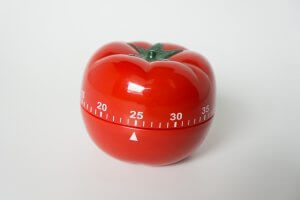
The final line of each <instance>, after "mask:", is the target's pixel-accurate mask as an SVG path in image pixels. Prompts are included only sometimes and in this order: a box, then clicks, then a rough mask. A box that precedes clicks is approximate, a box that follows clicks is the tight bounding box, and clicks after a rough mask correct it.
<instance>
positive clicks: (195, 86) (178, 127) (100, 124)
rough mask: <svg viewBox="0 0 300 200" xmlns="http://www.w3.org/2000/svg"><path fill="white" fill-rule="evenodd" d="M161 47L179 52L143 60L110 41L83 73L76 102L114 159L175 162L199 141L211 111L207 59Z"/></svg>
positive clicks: (92, 132) (170, 46)
mask: <svg viewBox="0 0 300 200" xmlns="http://www.w3.org/2000/svg"><path fill="white" fill-rule="evenodd" d="M133 44H135V45H136V46H139V47H141V48H150V47H151V45H150V44H148V43H145V42H135V43H133ZM163 48H164V50H174V49H177V50H178V49H182V50H183V51H182V52H180V53H177V54H175V55H173V56H172V57H170V58H168V60H159V61H154V62H148V61H146V60H144V59H142V58H139V57H137V56H134V55H136V54H137V53H138V52H137V51H136V50H135V49H134V48H132V47H131V46H130V45H128V44H127V43H122V42H114V43H110V44H108V45H105V46H104V47H102V48H101V49H99V50H98V51H97V52H96V54H95V55H94V56H93V57H92V58H91V60H90V62H89V64H88V66H87V69H86V71H85V74H84V79H83V86H82V99H81V105H82V113H83V117H84V121H85V124H86V126H87V129H88V132H89V133H90V135H91V137H92V138H93V140H94V141H95V142H96V144H97V145H98V146H99V147H100V148H101V149H103V150H104V151H106V152H107V153H109V154H111V155H113V156H115V157H117V158H119V159H122V160H128V161H133V162H141V163H147V164H155V165H163V164H170V163H173V162H177V161H179V160H180V159H183V158H184V157H186V156H188V155H189V154H190V153H191V152H192V151H193V150H194V149H195V147H196V146H197V145H198V144H199V143H200V142H201V141H202V140H203V138H204V136H205V135H206V132H207V129H208V127H209V124H210V121H211V120H210V119H211V118H212V117H213V115H214V107H215V105H214V104H215V103H214V100H215V81H214V76H213V72H212V70H211V67H210V66H209V64H208V62H207V61H206V60H205V59H204V58H203V57H202V56H201V55H199V54H197V53H195V52H192V51H189V50H186V49H185V48H183V47H180V46H177V45H173V44H163ZM133 133H134V136H132V135H133ZM132 138H133V139H132Z"/></svg>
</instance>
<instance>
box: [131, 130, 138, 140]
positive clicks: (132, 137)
mask: <svg viewBox="0 0 300 200" xmlns="http://www.w3.org/2000/svg"><path fill="white" fill-rule="evenodd" d="M129 140H131V141H135V142H137V141H138V139H137V137H136V134H135V132H133V133H132V134H131V136H130V138H129Z"/></svg>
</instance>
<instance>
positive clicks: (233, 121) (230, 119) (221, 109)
mask: <svg viewBox="0 0 300 200" xmlns="http://www.w3.org/2000/svg"><path fill="white" fill-rule="evenodd" d="M243 110H244V107H243V106H242V105H241V104H240V102H239V101H238V99H236V98H234V97H232V96H231V98H230V96H226V95H219V96H218V97H217V106H216V113H215V116H214V119H213V120H214V121H213V123H212V126H211V127H210V130H209V132H208V135H207V136H206V138H205V140H204V142H203V144H202V145H200V147H199V148H198V149H197V150H196V152H194V153H193V154H192V155H191V156H189V157H188V158H186V159H183V160H182V161H179V162H178V163H175V165H177V164H182V163H185V162H191V161H193V160H196V159H200V158H201V157H202V156H206V155H207V154H209V153H212V152H213V151H219V150H221V149H222V148H221V147H222V146H223V145H225V144H226V143H228V142H230V140H232V139H233V138H234V137H236V135H235V134H236V132H235V131H234V130H235V127H236V126H237V122H238V121H239V118H241V117H242V116H243V114H242V113H243Z"/></svg>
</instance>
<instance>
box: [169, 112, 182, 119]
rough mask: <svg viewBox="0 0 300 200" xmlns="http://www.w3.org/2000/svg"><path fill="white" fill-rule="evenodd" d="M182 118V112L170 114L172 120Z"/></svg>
mask: <svg viewBox="0 0 300 200" xmlns="http://www.w3.org/2000/svg"><path fill="white" fill-rule="evenodd" d="M181 119H182V113H171V114H170V120H171V121H175V120H181Z"/></svg>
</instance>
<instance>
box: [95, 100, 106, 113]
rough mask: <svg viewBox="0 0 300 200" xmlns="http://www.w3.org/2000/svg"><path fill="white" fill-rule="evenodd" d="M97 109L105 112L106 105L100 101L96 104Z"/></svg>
mask: <svg viewBox="0 0 300 200" xmlns="http://www.w3.org/2000/svg"><path fill="white" fill-rule="evenodd" d="M97 105H98V106H97V109H99V110H103V111H104V112H105V111H107V105H106V104H105V103H102V102H101V101H98V102H97Z"/></svg>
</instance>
